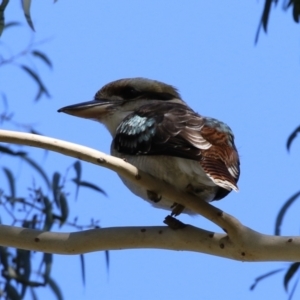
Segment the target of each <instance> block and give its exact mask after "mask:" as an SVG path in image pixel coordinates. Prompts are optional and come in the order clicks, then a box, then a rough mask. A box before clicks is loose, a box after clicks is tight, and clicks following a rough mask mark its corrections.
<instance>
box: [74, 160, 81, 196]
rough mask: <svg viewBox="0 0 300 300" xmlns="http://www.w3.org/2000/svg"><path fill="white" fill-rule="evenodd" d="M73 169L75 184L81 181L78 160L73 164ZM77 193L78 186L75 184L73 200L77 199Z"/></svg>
mask: <svg viewBox="0 0 300 300" xmlns="http://www.w3.org/2000/svg"><path fill="white" fill-rule="evenodd" d="M73 166H74V169H75V172H76V178H75V180H76V182H80V180H81V170H82V169H81V163H80V161H79V160H77V161H76V162H75V163H74V165H73ZM78 192H79V185H78V184H77V185H76V196H75V199H77V197H78Z"/></svg>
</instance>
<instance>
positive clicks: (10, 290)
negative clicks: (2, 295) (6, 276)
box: [5, 282, 22, 300]
mask: <svg viewBox="0 0 300 300" xmlns="http://www.w3.org/2000/svg"><path fill="white" fill-rule="evenodd" d="M5 292H6V294H7V297H6V299H9V300H21V299H22V298H21V296H20V295H19V293H18V291H17V290H16V289H15V288H14V287H13V286H12V285H11V284H10V283H9V282H7V283H6V285H5Z"/></svg>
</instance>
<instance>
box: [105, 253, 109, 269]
mask: <svg viewBox="0 0 300 300" xmlns="http://www.w3.org/2000/svg"><path fill="white" fill-rule="evenodd" d="M105 262H106V271H107V273H108V272H109V251H108V250H105Z"/></svg>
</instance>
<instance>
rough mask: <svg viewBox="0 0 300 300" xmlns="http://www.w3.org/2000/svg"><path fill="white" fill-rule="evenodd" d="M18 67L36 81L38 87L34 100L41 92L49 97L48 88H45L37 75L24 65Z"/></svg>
mask: <svg viewBox="0 0 300 300" xmlns="http://www.w3.org/2000/svg"><path fill="white" fill-rule="evenodd" d="M20 67H21V68H22V69H23V70H24V71H25V72H26V73H27V74H29V75H30V76H31V78H33V80H34V81H35V82H36V83H37V85H38V87H39V91H38V93H37V95H36V97H35V101H37V100H39V99H40V98H41V97H42V95H43V94H45V95H46V96H47V97H50V94H49V92H48V90H47V89H46V87H45V85H44V84H43V82H42V80H41V79H40V77H39V75H38V74H37V73H36V72H34V71H33V70H32V69H30V68H28V67H27V66H25V65H21V66H20Z"/></svg>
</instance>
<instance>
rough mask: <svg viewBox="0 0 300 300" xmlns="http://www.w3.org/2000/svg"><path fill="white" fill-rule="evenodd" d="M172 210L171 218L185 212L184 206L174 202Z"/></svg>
mask: <svg viewBox="0 0 300 300" xmlns="http://www.w3.org/2000/svg"><path fill="white" fill-rule="evenodd" d="M170 208H172V212H171V217H173V216H175V217H177V216H179V215H180V214H181V213H182V212H183V210H184V206H183V205H181V204H178V203H176V202H174V204H173V205H172V206H171V207H170Z"/></svg>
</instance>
